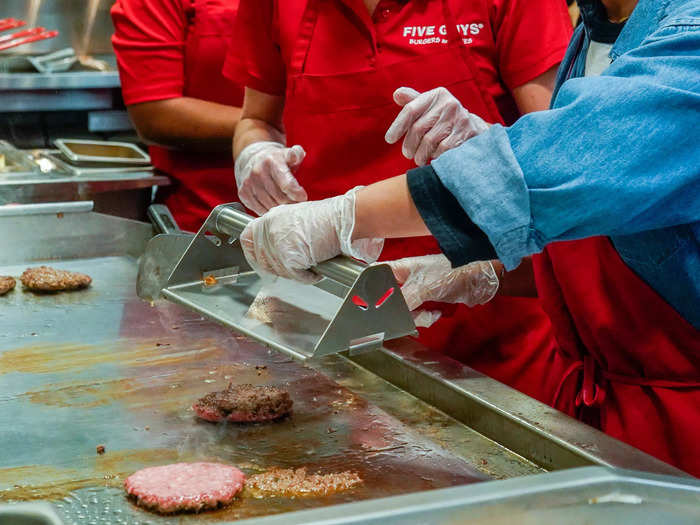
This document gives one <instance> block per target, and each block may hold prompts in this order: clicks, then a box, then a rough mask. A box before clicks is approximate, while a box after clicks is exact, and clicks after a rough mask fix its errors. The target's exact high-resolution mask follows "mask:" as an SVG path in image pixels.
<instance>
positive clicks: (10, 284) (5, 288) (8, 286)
mask: <svg viewBox="0 0 700 525" xmlns="http://www.w3.org/2000/svg"><path fill="white" fill-rule="evenodd" d="M15 284H16V282H15V279H14V277H3V276H1V275H0V295H5V294H6V293H7V292H9V291H10V290H12V289H13V288H14V287H15Z"/></svg>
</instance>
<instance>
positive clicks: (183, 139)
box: [128, 97, 241, 152]
mask: <svg viewBox="0 0 700 525" xmlns="http://www.w3.org/2000/svg"><path fill="white" fill-rule="evenodd" d="M128 110H129V116H130V117H131V120H132V122H133V123H134V126H135V127H136V130H137V131H138V133H139V136H140V137H141V139H142V140H143V141H144V142H146V143H147V144H157V145H159V146H163V147H166V148H173V149H182V150H186V151H202V152H206V151H230V149H231V137H233V134H234V132H235V130H236V125H237V124H238V122H239V119H240V116H241V108H238V107H234V106H226V105H224V104H217V103H215V102H209V101H207V100H201V99H197V98H191V97H178V98H172V99H166V100H157V101H153V102H144V103H142V104H134V105H132V106H129V108H128Z"/></svg>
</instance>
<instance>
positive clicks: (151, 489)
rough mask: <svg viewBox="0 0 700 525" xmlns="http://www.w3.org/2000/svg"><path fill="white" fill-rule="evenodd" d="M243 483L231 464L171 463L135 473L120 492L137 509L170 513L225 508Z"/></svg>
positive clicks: (240, 475) (238, 472)
mask: <svg viewBox="0 0 700 525" xmlns="http://www.w3.org/2000/svg"><path fill="white" fill-rule="evenodd" d="M244 481H245V476H244V475H243V472H241V471H240V470H238V469H237V468H236V467H232V466H231V465H224V464H222V463H204V462H202V463H175V464H172V465H162V466H160V467H149V468H145V469H142V470H139V471H138V472H135V473H134V474H132V475H131V476H129V477H128V478H126V480H125V481H124V489H125V490H126V493H127V494H128V495H129V497H131V498H132V499H133V500H134V501H135V502H136V504H137V505H138V506H139V507H144V508H146V509H148V510H152V511H155V512H159V513H161V514H172V513H174V512H200V511H203V510H207V509H216V508H218V507H223V506H224V505H228V504H229V503H231V501H232V500H233V498H234V497H235V496H236V494H238V492H240V490H241V489H242V488H243V482H244Z"/></svg>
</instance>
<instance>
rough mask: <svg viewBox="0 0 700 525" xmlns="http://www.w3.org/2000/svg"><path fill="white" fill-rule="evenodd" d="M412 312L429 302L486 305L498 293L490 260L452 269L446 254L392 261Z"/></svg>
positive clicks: (392, 267) (392, 266) (391, 263)
mask: <svg viewBox="0 0 700 525" xmlns="http://www.w3.org/2000/svg"><path fill="white" fill-rule="evenodd" d="M389 265H390V266H391V269H392V271H393V272H394V276H395V277H396V280H397V281H398V282H399V284H402V285H403V286H402V287H401V292H402V293H403V296H404V298H405V299H406V304H407V305H408V308H409V310H415V309H416V308H418V307H419V306H420V305H421V304H423V303H425V302H427V301H438V302H442V303H463V304H466V305H467V306H475V305H477V304H485V303H487V302H489V301H490V300H491V299H493V297H494V296H495V295H496V292H497V291H498V285H499V282H498V276H497V275H496V271H495V270H494V268H493V265H492V264H491V262H490V261H478V262H473V263H470V264H467V265H465V266H460V267H459V268H452V266H451V265H450V261H448V260H447V257H445V256H444V255H442V254H439V255H423V256H421V257H406V258H405V259H399V260H397V261H390V262H389Z"/></svg>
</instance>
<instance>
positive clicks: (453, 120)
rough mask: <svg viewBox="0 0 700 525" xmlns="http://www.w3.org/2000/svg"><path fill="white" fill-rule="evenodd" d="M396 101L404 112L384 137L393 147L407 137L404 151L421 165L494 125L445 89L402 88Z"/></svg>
mask: <svg viewBox="0 0 700 525" xmlns="http://www.w3.org/2000/svg"><path fill="white" fill-rule="evenodd" d="M394 101H395V102H396V103H397V104H398V105H399V106H403V109H402V110H401V111H400V112H399V115H398V116H397V117H396V118H395V119H394V122H393V123H392V124H391V126H389V129H388V130H387V132H386V135H385V137H384V138H385V140H386V141H387V142H388V143H389V144H394V143H396V142H398V141H399V139H400V138H401V137H403V136H404V135H406V138H405V139H404V141H403V147H402V148H401V151H402V153H403V155H404V157H406V158H407V159H414V160H415V162H416V164H417V165H418V166H424V165H426V164H428V162H430V161H431V160H432V159H436V158H437V157H439V156H440V155H442V154H443V153H444V152H446V151H447V150H449V149H452V148H456V147H457V146H459V145H460V144H462V143H463V142H465V141H466V140H467V139H470V138H471V137H473V136H475V135H479V134H480V133H483V132H484V131H486V130H487V129H489V126H490V125H489V124H487V123H486V122H485V121H484V120H483V119H482V118H481V117H479V116H477V115H474V114H473V113H469V111H467V110H466V109H464V108H463V107H462V104H461V103H460V102H459V100H457V99H456V98H455V97H454V96H453V95H452V93H450V92H449V91H448V90H447V89H445V88H444V87H439V88H435V89H431V90H430V91H426V92H425V93H419V92H418V91H416V90H415V89H411V88H408V87H401V88H399V89H397V90H396V91H394Z"/></svg>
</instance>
